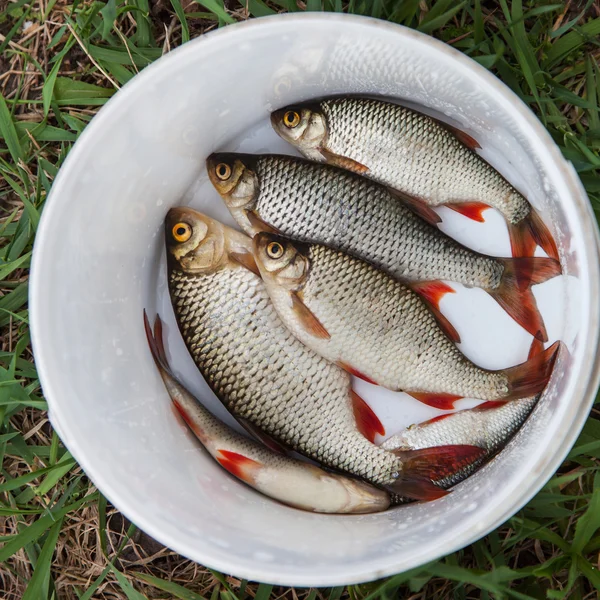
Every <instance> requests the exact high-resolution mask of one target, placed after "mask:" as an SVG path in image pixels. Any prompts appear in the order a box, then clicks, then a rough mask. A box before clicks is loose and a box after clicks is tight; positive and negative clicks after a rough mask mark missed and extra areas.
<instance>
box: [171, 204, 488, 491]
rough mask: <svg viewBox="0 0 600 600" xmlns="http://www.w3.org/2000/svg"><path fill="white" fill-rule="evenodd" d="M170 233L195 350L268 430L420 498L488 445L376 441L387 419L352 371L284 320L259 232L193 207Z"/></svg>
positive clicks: (181, 313)
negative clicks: (397, 446)
mask: <svg viewBox="0 0 600 600" xmlns="http://www.w3.org/2000/svg"><path fill="white" fill-rule="evenodd" d="M165 234H166V243H167V255H168V257H169V291H170V294H171V299H172V302H173V308H174V311H175V315H176V317H177V321H178V324H179V328H180V331H181V333H182V336H183V339H184V341H185V343H186V345H187V347H188V350H189V351H190V353H191V355H192V357H193V359H194V361H195V362H196V365H197V366H198V368H199V369H200V372H201V373H202V375H203V376H204V378H205V379H206V381H207V383H208V384H209V385H210V387H211V389H212V390H213V391H214V392H215V394H216V395H217V397H219V398H220V400H221V401H222V402H223V403H224V404H225V406H226V407H227V408H228V409H229V410H230V411H231V412H232V413H233V414H234V415H235V416H236V418H238V419H240V420H241V421H242V422H243V423H245V424H248V425H249V426H250V429H251V430H252V431H253V432H254V433H258V435H259V437H260V439H265V438H266V441H267V442H269V440H270V441H271V442H274V443H276V444H282V445H283V446H284V447H287V448H291V449H293V450H295V451H297V452H300V453H301V454H303V455H304V456H307V457H309V458H311V459H313V460H316V461H317V462H319V463H321V464H322V465H325V466H327V467H330V468H333V469H336V470H339V471H342V472H345V473H349V474H352V475H355V476H357V477H360V478H362V479H364V480H366V481H369V482H370V483H373V484H375V485H379V486H385V487H386V488H389V489H390V490H394V491H397V490H402V493H403V494H405V495H408V496H411V497H414V498H421V499H434V498H436V497H439V493H440V490H439V488H437V487H436V486H434V485H433V484H431V483H430V482H429V479H430V478H431V476H433V475H434V474H435V476H438V475H439V473H440V472H444V473H448V474H449V473H452V472H454V471H455V470H457V469H460V468H462V466H461V465H464V464H465V463H466V462H472V461H473V460H475V459H476V458H478V457H479V456H480V455H481V452H482V450H481V449H480V448H475V447H472V446H458V447H455V446H452V447H448V448H436V449H435V450H434V451H433V452H431V451H429V450H427V449H424V450H418V451H416V452H412V451H411V452H410V453H391V452H388V451H386V450H382V449H381V448H379V447H378V446H376V445H375V444H373V443H372V440H373V438H374V436H375V433H381V434H383V433H384V431H385V430H384V428H383V427H382V425H381V423H380V422H379V420H378V419H377V417H376V415H375V413H373V411H372V410H371V409H370V408H369V406H368V405H367V404H366V403H365V402H364V401H363V400H362V399H361V398H360V397H358V396H357V395H356V394H355V393H354V392H353V391H352V389H351V387H350V378H349V376H348V374H347V373H345V372H344V371H343V370H342V369H340V368H339V367H337V366H335V365H333V364H331V363H329V362H327V361H326V360H324V359H322V358H321V357H319V356H318V355H316V354H315V353H314V352H312V351H311V350H309V349H308V348H306V347H305V346H304V345H303V344H302V343H300V342H299V341H298V340H297V339H296V338H295V337H294V336H293V335H292V334H291V333H290V332H289V331H288V330H287V329H286V327H285V326H284V324H283V323H282V322H281V319H280V318H279V317H278V315H277V313H276V311H275V309H274V307H273V305H272V303H271V301H270V300H269V296H268V294H267V291H266V289H265V286H264V284H263V282H262V280H261V278H260V277H259V276H258V275H257V274H256V272H255V271H256V269H257V268H256V265H255V263H254V262H253V259H252V254H251V240H250V238H248V237H246V236H245V235H243V234H241V233H239V232H237V231H235V230H233V229H230V228H228V227H225V226H223V225H222V224H220V223H218V222H216V221H214V220H212V219H210V218H208V217H206V216H205V215H202V214H200V213H197V212H195V211H193V210H191V209H188V208H175V209H171V210H170V211H169V213H168V215H167V218H166V221H165ZM361 432H362V433H361ZM367 438H369V439H367Z"/></svg>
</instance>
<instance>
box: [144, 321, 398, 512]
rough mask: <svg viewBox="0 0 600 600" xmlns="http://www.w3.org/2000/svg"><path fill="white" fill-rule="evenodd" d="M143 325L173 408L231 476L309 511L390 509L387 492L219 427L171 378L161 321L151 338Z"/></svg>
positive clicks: (147, 328) (186, 391) (194, 399)
mask: <svg viewBox="0 0 600 600" xmlns="http://www.w3.org/2000/svg"><path fill="white" fill-rule="evenodd" d="M144 326H145V328H146V335H147V337H148V344H149V346H150V351H151V353H152V358H153V359H154V362H155V364H156V366H157V368H158V372H159V373H160V376H161V378H162V380H163V382H164V384H165V387H166V388H167V391H168V393H169V396H170V398H171V401H172V402H173V405H174V406H175V409H176V410H177V412H178V413H179V414H180V415H181V417H182V418H183V420H184V421H185V422H186V424H187V425H188V427H189V428H190V429H191V430H192V432H193V433H194V435H195V436H196V437H197V438H198V440H200V442H201V443H202V445H203V446H204V447H205V448H206V450H207V451H208V453H209V454H210V455H211V456H212V457H213V458H214V459H215V460H216V461H217V462H218V463H219V464H220V465H221V466H222V467H224V468H225V469H226V470H227V471H229V472H230V473H231V474H232V475H233V476H235V477H237V478H238V479H240V480H241V481H243V482H244V483H247V484H248V485H249V486H251V487H253V488H254V489H256V490H258V491H259V492H261V493H263V494H264V495H265V496H269V497H270V498H273V499H275V500H279V501H280V502H283V503H284V504H288V505H289V506H293V507H296V508H300V509H303V510H308V511H312V512H319V513H353V514H358V513H360V514H363V513H373V512H379V511H382V510H385V509H386V508H388V506H389V504H390V497H389V494H388V493H387V492H386V491H384V490H381V489H379V488H376V487H374V486H372V485H369V484H367V483H364V482H362V481H359V480H357V479H351V478H349V477H345V476H343V475H338V474H335V473H327V472H325V471H323V469H320V468H319V467H316V466H314V465H311V464H309V463H306V462H302V461H300V460H297V459H294V458H290V457H288V456H286V455H284V454H280V453H276V452H274V451H273V450H270V449H268V448H266V447H265V446H263V445H262V444H259V443H257V442H255V441H252V440H249V439H248V438H246V437H244V436H243V435H240V434H239V433H237V432H236V431H234V430H233V429H231V428H230V427H228V426H227V425H225V424H224V423H222V422H221V421H220V420H219V419H217V418H216V417H214V416H213V415H212V414H211V413H210V412H209V411H208V410H207V409H206V408H204V406H202V404H200V403H199V402H198V400H197V399H196V398H194V396H193V395H192V394H190V392H188V390H187V389H186V388H185V387H184V386H183V385H181V383H179V381H177V379H176V378H175V377H174V376H173V374H172V373H171V369H170V367H169V363H168V361H167V356H166V353H165V350H164V346H163V341H162V324H161V321H160V318H158V317H157V320H156V322H155V326H154V335H153V333H152V331H151V329H150V324H149V322H148V318H147V316H146V313H144Z"/></svg>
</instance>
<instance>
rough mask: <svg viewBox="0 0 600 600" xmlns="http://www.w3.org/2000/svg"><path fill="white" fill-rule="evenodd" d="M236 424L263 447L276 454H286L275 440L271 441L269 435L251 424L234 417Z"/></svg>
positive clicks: (283, 448)
mask: <svg viewBox="0 0 600 600" xmlns="http://www.w3.org/2000/svg"><path fill="white" fill-rule="evenodd" d="M236 420H237V421H238V423H239V424H240V425H241V426H242V427H243V428H244V429H245V430H246V431H247V432H248V433H249V434H250V435H252V436H253V437H255V438H256V439H257V440H258V441H259V442H260V443H261V444H263V446H266V447H267V448H269V450H272V451H273V452H276V453H277V454H288V450H287V448H286V447H285V446H284V445H283V444H280V443H279V442H278V441H277V440H275V439H273V438H272V437H271V436H270V435H268V434H267V433H265V432H264V431H263V430H262V429H259V428H258V427H257V426H256V425H254V424H253V423H250V421H248V420H247V419H244V418H243V417H236Z"/></svg>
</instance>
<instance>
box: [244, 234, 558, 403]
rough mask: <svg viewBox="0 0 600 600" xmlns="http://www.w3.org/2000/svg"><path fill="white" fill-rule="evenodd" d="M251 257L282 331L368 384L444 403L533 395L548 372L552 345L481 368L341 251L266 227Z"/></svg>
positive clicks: (398, 292)
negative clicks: (501, 365) (496, 367)
mask: <svg viewBox="0 0 600 600" xmlns="http://www.w3.org/2000/svg"><path fill="white" fill-rule="evenodd" d="M254 257H255V259H256V264H257V265H258V268H259V269H260V272H261V275H262V277H263V280H264V282H265V286H266V288H267V290H268V292H269V296H270V297H271V300H272V302H273V305H274V306H275V309H276V310H277V312H278V313H279V315H280V316H281V318H282V320H283V322H284V323H285V324H286V325H287V327H288V329H289V330H290V331H292V332H293V333H294V335H296V337H298V339H299V340H300V341H302V342H303V343H304V344H306V345H307V346H308V347H309V348H311V349H313V350H314V351H315V352H317V353H318V354H320V355H321V356H323V357H324V358H327V359H328V360H330V361H332V362H335V363H336V364H338V365H340V366H342V367H343V368H345V369H347V370H348V371H350V372H352V373H354V374H356V375H358V376H362V377H363V378H364V379H366V380H368V381H371V382H373V383H376V384H378V385H382V386H384V387H386V388H389V389H391V390H395V391H405V392H407V393H410V394H411V395H413V396H414V397H415V398H417V399H419V400H421V401H424V402H426V403H427V404H430V405H432V406H437V407H438V408H451V407H452V406H453V404H452V403H453V401H454V400H456V399H458V398H462V397H465V396H467V397H470V398H479V399H482V400H509V399H515V398H523V397H525V396H530V395H533V394H537V393H540V392H541V391H542V389H543V388H544V387H545V385H546V383H547V381H548V378H549V377H550V374H551V371H552V366H553V364H554V359H555V356H556V353H557V351H558V344H559V342H556V343H555V344H554V345H553V346H551V347H550V348H548V349H547V350H545V351H544V352H542V353H541V354H539V355H537V356H534V357H533V358H532V359H530V360H529V361H527V362H526V363H523V364H521V365H518V366H516V367H512V368H510V369H504V370H502V371H488V370H486V369H482V368H480V367H478V366H477V365H475V364H473V363H472V362H471V361H470V360H468V359H467V358H466V357H465V356H464V355H463V354H462V353H461V352H460V350H458V348H457V347H456V346H455V345H454V344H453V343H452V342H451V341H450V340H449V339H448V337H447V336H446V335H445V334H444V333H443V331H442V330H441V329H440V328H439V326H438V325H437V323H436V321H435V319H434V317H433V316H432V314H431V313H430V312H429V310H428V309H427V307H426V305H425V304H424V302H423V301H422V300H421V298H420V297H419V296H418V295H417V294H415V293H414V292H413V291H412V290H411V289H410V288H408V287H406V286H405V285H403V284H401V283H400V282H398V281H396V280H394V279H393V278H392V277H390V276H389V275H388V274H387V273H384V272H383V271H380V270H378V269H376V268H375V267H374V266H373V265H371V264H369V263H367V262H364V261H361V260H359V259H357V258H354V257H352V256H349V255H347V254H344V253H343V252H340V251H338V250H333V249H331V248H328V247H326V246H321V245H318V244H311V245H309V244H301V243H299V242H292V241H290V240H288V239H286V238H283V237H282V236H279V235H276V234H271V233H266V232H263V233H259V234H258V235H256V236H255V237H254Z"/></svg>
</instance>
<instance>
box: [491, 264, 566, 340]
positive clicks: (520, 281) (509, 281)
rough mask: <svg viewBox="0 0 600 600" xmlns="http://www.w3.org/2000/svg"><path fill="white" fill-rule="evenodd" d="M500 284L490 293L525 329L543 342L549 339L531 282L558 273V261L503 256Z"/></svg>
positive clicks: (537, 281)
mask: <svg viewBox="0 0 600 600" xmlns="http://www.w3.org/2000/svg"><path fill="white" fill-rule="evenodd" d="M503 262H504V272H503V273H502V280H501V282H500V285H499V286H498V287H497V288H496V289H495V290H489V293H490V295H491V296H492V297H493V298H494V299H495V300H496V302H498V304H500V306H502V308H503V309H504V310H505V311H506V312H507V313H508V314H509V315H510V316H511V317H512V318H513V319H514V320H515V321H516V322H517V323H518V324H519V325H520V326H521V327H523V329H525V331H527V332H528V333H530V334H531V335H533V336H534V337H536V338H538V339H539V340H540V341H542V342H545V341H547V340H548V335H547V333H546V327H545V326H544V322H543V320H542V315H541V314H540V311H539V310H538V307H537V303H536V301H535V296H534V295H533V292H532V291H531V287H530V286H531V285H532V284H535V283H542V282H543V281H546V280H547V279H550V278H551V277H554V276H556V275H559V274H560V263H558V261H556V260H554V259H552V258H535V257H526V258H513V259H510V258H509V259H504V261H503Z"/></svg>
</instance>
